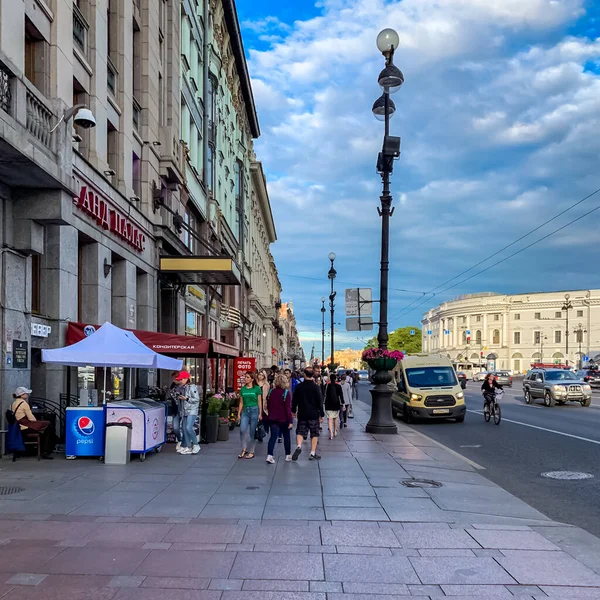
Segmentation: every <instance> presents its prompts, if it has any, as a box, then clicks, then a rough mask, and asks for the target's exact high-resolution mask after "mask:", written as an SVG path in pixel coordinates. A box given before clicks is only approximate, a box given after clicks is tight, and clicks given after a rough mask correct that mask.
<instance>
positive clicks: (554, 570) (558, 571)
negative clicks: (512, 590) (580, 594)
mask: <svg viewBox="0 0 600 600" xmlns="http://www.w3.org/2000/svg"><path fill="white" fill-rule="evenodd" d="M502 554H504V558H497V559H496V560H497V561H498V563H500V564H501V565H502V566H503V567H504V568H505V569H506V570H507V571H508V572H509V573H510V574H511V575H512V576H513V577H514V578H515V579H516V581H517V582H518V583H520V584H522V585H538V586H542V585H570V586H599V587H600V575H597V574H596V573H594V572H593V571H592V570H591V569H588V568H587V567H585V566H583V565H582V564H581V563H580V562H578V561H576V560H575V559H574V558H572V557H570V556H569V555H568V554H566V553H565V552H542V551H536V550H503V551H502ZM480 560H483V559H480Z"/></svg>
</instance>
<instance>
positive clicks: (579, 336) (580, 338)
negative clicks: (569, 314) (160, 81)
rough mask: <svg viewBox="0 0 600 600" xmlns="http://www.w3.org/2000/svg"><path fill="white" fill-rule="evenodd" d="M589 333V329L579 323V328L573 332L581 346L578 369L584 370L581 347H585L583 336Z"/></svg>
mask: <svg viewBox="0 0 600 600" xmlns="http://www.w3.org/2000/svg"><path fill="white" fill-rule="evenodd" d="M586 333H587V329H586V328H585V327H584V326H583V325H582V324H581V323H579V325H577V327H576V328H575V329H574V330H573V335H574V336H575V341H576V342H577V343H578V344H579V360H578V361H577V365H578V366H577V368H578V369H583V354H582V352H581V346H582V345H583V336H584V335H585V334H586Z"/></svg>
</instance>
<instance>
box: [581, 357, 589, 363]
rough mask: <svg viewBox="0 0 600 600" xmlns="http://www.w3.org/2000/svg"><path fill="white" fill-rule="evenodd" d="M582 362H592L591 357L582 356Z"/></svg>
mask: <svg viewBox="0 0 600 600" xmlns="http://www.w3.org/2000/svg"><path fill="white" fill-rule="evenodd" d="M581 360H582V362H588V361H589V360H590V357H589V356H582V357H581Z"/></svg>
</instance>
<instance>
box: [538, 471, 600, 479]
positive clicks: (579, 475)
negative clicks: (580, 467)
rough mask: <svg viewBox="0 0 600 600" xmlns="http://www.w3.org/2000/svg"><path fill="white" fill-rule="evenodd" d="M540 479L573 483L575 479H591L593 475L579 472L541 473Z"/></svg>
mask: <svg viewBox="0 0 600 600" xmlns="http://www.w3.org/2000/svg"><path fill="white" fill-rule="evenodd" d="M542 477H547V478H548V479H566V480H571V481H573V480H577V479H591V478H592V477H593V475H592V474H591V473H582V472H580V471H546V473H542Z"/></svg>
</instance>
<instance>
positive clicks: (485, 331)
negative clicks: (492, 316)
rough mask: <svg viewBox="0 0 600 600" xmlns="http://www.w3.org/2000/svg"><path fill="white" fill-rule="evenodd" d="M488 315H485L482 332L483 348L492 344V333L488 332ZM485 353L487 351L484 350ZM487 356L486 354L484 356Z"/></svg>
mask: <svg viewBox="0 0 600 600" xmlns="http://www.w3.org/2000/svg"><path fill="white" fill-rule="evenodd" d="M487 318H488V316H487V314H486V313H483V331H482V335H481V345H482V346H487V345H488V344H489V343H490V332H489V331H488V321H487ZM484 353H485V350H484ZM484 356H485V354H484Z"/></svg>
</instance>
